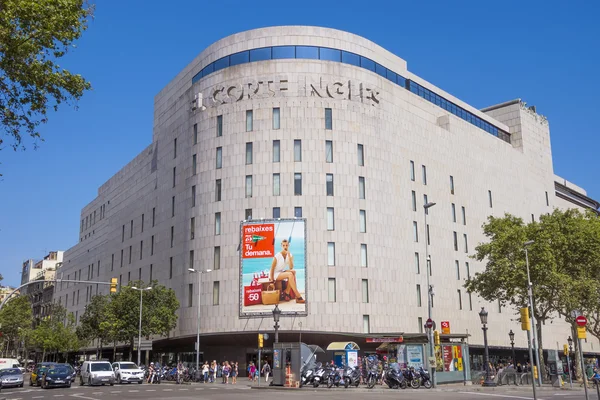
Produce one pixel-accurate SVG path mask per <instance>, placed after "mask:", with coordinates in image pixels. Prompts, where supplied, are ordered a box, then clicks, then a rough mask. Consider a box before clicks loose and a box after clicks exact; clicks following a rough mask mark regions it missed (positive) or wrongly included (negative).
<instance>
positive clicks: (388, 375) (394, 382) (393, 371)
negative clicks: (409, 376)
mask: <svg viewBox="0 0 600 400" xmlns="http://www.w3.org/2000/svg"><path fill="white" fill-rule="evenodd" d="M383 382H384V383H385V384H386V385H388V387H389V388H390V389H398V388H402V389H406V387H407V386H408V385H407V382H406V379H404V375H403V374H402V371H401V370H400V365H398V363H391V364H390V365H389V367H388V368H387V369H386V370H385V372H384V374H383Z"/></svg>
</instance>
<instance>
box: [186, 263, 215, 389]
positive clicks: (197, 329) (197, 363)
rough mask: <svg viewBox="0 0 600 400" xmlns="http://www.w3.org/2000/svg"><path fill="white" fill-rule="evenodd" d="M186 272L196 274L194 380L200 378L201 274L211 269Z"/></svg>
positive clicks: (191, 269)
mask: <svg viewBox="0 0 600 400" xmlns="http://www.w3.org/2000/svg"><path fill="white" fill-rule="evenodd" d="M188 271H190V272H191V273H193V274H198V304H197V305H196V307H197V308H198V313H197V317H196V318H197V321H196V379H197V378H198V377H199V376H200V375H199V373H200V305H201V299H202V297H201V296H200V293H201V289H202V274H203V273H205V272H210V271H212V269H207V270H204V271H200V270H197V269H194V268H188Z"/></svg>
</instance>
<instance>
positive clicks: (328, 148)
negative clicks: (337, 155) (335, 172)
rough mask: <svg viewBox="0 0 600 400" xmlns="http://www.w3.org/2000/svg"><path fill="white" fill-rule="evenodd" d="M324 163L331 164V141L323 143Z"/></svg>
mask: <svg viewBox="0 0 600 400" xmlns="http://www.w3.org/2000/svg"><path fill="white" fill-rule="evenodd" d="M325 162H326V163H332V162H333V141H331V140H326V141H325Z"/></svg>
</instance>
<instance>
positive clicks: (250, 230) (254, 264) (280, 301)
mask: <svg viewBox="0 0 600 400" xmlns="http://www.w3.org/2000/svg"><path fill="white" fill-rule="evenodd" d="M275 305H278V306H279V309H280V310H281V314H282V315H307V307H306V220H305V219H301V218H294V219H279V220H260V221H247V222H242V224H241V246H240V317H267V316H268V317H272V315H273V314H272V312H273V308H275Z"/></svg>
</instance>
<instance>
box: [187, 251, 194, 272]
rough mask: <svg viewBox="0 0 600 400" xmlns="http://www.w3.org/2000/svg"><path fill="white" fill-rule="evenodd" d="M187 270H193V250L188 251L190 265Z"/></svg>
mask: <svg viewBox="0 0 600 400" xmlns="http://www.w3.org/2000/svg"><path fill="white" fill-rule="evenodd" d="M188 268H189V269H194V250H190V263H189V267H188Z"/></svg>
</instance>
